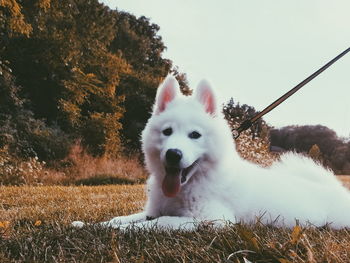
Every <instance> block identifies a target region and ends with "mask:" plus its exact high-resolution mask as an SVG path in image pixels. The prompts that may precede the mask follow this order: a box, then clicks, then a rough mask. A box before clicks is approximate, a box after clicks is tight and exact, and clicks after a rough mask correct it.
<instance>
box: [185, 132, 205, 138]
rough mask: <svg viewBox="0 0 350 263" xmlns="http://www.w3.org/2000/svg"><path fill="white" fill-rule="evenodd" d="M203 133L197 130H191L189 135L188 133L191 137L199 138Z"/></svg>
mask: <svg viewBox="0 0 350 263" xmlns="http://www.w3.org/2000/svg"><path fill="white" fill-rule="evenodd" d="M201 136H202V135H201V134H200V133H199V132H197V131H193V132H191V133H190V134H189V135H188V137H190V138H191V139H198V138H199V137H201Z"/></svg>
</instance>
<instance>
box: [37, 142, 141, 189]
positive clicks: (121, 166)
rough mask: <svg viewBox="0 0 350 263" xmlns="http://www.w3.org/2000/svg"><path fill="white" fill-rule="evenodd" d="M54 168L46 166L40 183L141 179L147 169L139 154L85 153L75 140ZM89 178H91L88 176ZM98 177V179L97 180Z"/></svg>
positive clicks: (139, 180) (111, 181)
mask: <svg viewBox="0 0 350 263" xmlns="http://www.w3.org/2000/svg"><path fill="white" fill-rule="evenodd" d="M56 166H57V167H54V168H53V169H45V170H44V172H43V173H42V176H41V177H40V183H41V184H43V185H57V184H61V185H70V184H76V183H78V184H84V182H85V181H86V182H90V183H88V184H93V183H92V182H93V181H94V182H95V183H94V184H95V185H97V184H104V182H106V181H107V182H108V181H109V182H110V183H113V181H119V182H122V180H124V181H129V182H144V181H145V179H146V177H147V173H146V171H145V168H144V167H143V165H142V164H141V163H140V160H139V156H138V155H136V154H135V155H134V156H123V155H120V156H118V158H111V157H108V156H99V157H95V156H92V155H90V154H88V153H87V152H86V151H85V150H84V149H83V147H82V146H81V144H80V143H79V142H77V143H76V144H75V145H73V146H72V148H71V149H70V152H69V154H68V156H67V157H66V159H65V160H63V161H61V162H60V163H58V164H56ZM90 179H92V180H90ZM99 181H101V183H99Z"/></svg>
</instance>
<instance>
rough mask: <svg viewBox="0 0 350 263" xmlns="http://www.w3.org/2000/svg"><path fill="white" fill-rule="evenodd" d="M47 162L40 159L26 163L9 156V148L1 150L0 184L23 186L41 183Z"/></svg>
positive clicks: (31, 159) (34, 158)
mask: <svg viewBox="0 0 350 263" xmlns="http://www.w3.org/2000/svg"><path fill="white" fill-rule="evenodd" d="M44 165H45V162H40V161H39V160H38V157H32V158H29V159H28V160H26V161H23V160H20V159H18V158H16V157H13V156H11V155H9V153H8V149H7V148H2V149H0V184H1V185H23V184H29V185H33V184H38V183H40V180H41V177H42V174H43V169H44Z"/></svg>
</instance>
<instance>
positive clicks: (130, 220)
mask: <svg viewBox="0 0 350 263" xmlns="http://www.w3.org/2000/svg"><path fill="white" fill-rule="evenodd" d="M146 220H147V215H146V212H144V211H143V212H141V213H137V214H132V215H128V216H118V217H114V218H113V219H111V220H109V221H105V222H101V223H100V225H101V226H106V227H113V228H119V226H121V225H129V224H134V223H137V222H142V221H146Z"/></svg>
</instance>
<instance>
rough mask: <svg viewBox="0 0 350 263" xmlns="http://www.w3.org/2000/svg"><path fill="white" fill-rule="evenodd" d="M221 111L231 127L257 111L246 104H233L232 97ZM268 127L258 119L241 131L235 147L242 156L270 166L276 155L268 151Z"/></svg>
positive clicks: (233, 127)
mask: <svg viewBox="0 0 350 263" xmlns="http://www.w3.org/2000/svg"><path fill="white" fill-rule="evenodd" d="M223 113H224V116H225V118H226V120H227V121H228V123H229V125H230V127H231V129H232V130H233V129H235V128H238V127H239V125H240V124H241V123H242V122H243V121H244V120H246V119H249V118H251V117H253V116H254V115H255V114H256V113H257V112H256V111H255V109H254V108H253V107H251V106H248V105H246V104H243V105H240V104H239V103H237V104H235V102H234V100H233V98H231V99H230V100H229V102H228V103H227V104H226V105H224V107H223ZM269 130H270V127H269V126H268V125H267V124H266V122H265V121H264V120H262V119H260V120H259V121H258V122H257V123H256V124H255V125H254V126H252V127H251V128H250V129H249V130H247V131H245V132H243V133H241V135H240V137H239V138H238V139H236V147H237V151H238V153H239V154H240V155H241V157H242V158H244V159H246V160H249V161H251V162H254V163H257V164H259V165H261V166H263V167H266V166H270V165H271V164H272V163H273V162H274V161H275V160H276V159H277V158H278V156H277V155H276V154H273V153H271V152H270V141H269V136H268V134H269Z"/></svg>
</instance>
